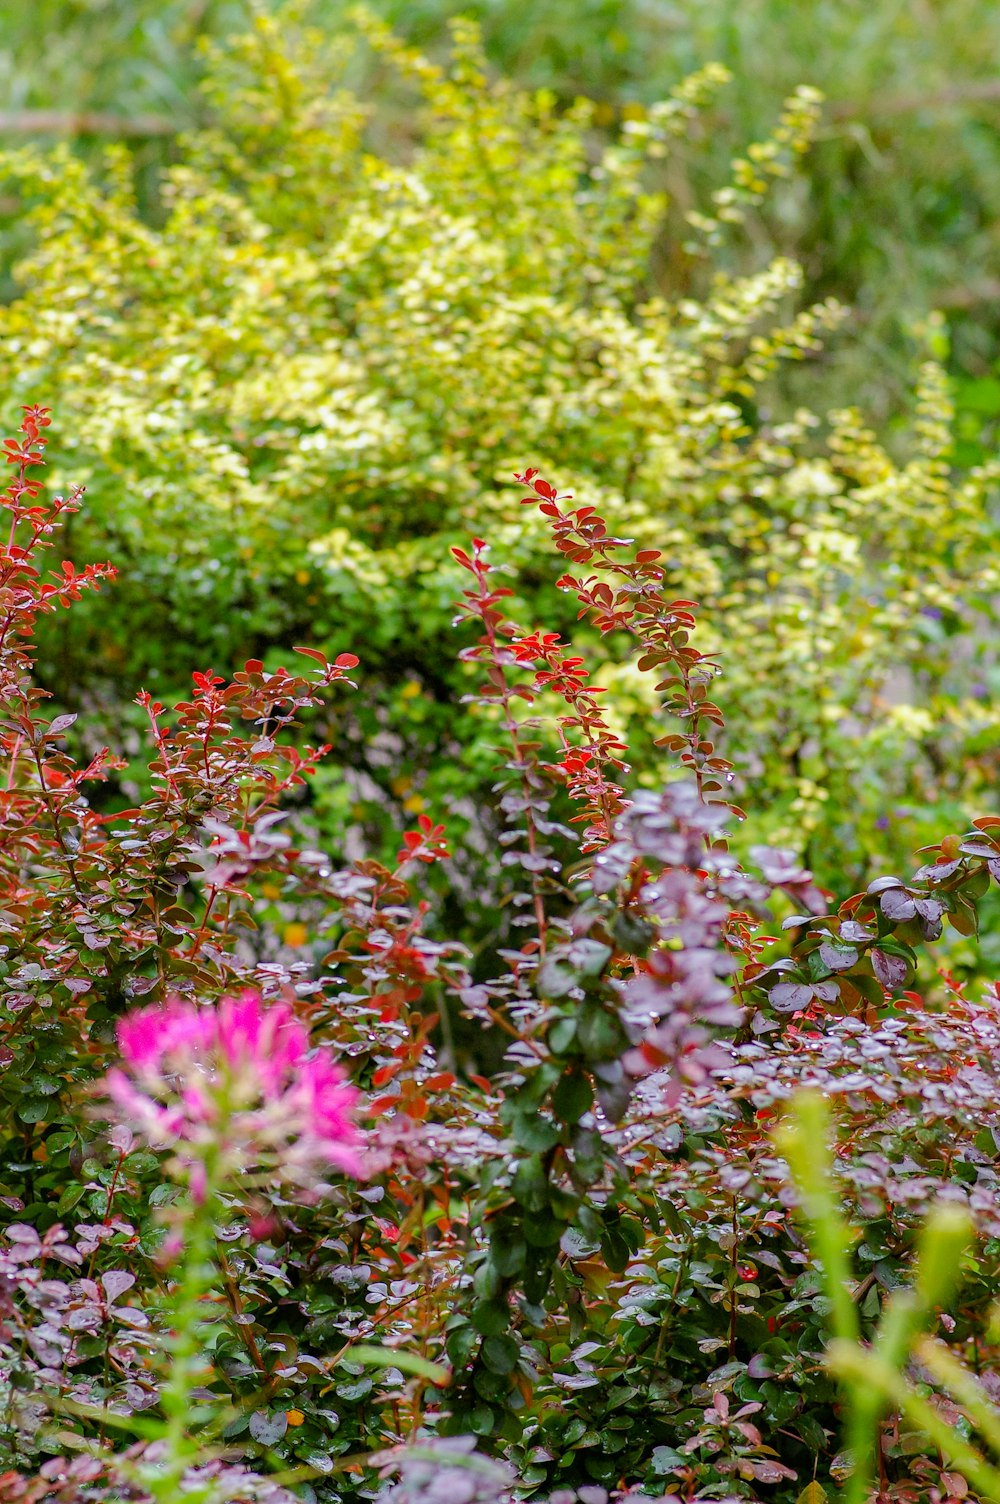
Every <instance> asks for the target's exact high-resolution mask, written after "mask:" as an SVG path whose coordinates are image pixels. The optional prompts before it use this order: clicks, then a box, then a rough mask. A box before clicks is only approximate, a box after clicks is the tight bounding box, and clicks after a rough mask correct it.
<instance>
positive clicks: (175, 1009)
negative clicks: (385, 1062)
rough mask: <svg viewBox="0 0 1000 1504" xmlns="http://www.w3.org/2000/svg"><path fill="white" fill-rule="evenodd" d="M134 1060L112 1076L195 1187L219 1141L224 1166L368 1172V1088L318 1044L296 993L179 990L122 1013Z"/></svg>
mask: <svg viewBox="0 0 1000 1504" xmlns="http://www.w3.org/2000/svg"><path fill="white" fill-rule="evenodd" d="M118 1045H119V1048H120V1050H121V1054H122V1063H123V1066H124V1069H115V1070H112V1071H110V1072H109V1073H108V1075H107V1077H106V1079H105V1082H104V1087H105V1090H106V1092H107V1095H108V1096H109V1097H110V1098H111V1100H112V1102H114V1103H115V1105H116V1106H117V1107H118V1108H119V1109H121V1111H122V1112H123V1113H124V1114H125V1116H126V1117H127V1119H128V1121H129V1124H130V1126H132V1127H133V1128H135V1129H136V1130H137V1131H139V1132H140V1133H141V1134H142V1135H143V1136H144V1137H145V1138H146V1140H147V1141H148V1142H149V1143H151V1144H154V1145H157V1146H161V1147H174V1148H175V1149H176V1151H177V1155H178V1158H179V1159H180V1160H181V1161H183V1163H184V1165H185V1166H186V1167H187V1169H188V1172H189V1175H190V1179H191V1184H192V1187H193V1188H194V1190H195V1193H196V1195H200V1194H202V1193H203V1190H204V1185H205V1161H206V1155H207V1152H208V1151H210V1152H211V1154H212V1156H213V1158H214V1160H215V1161H216V1164H217V1168H218V1170H219V1171H220V1172H221V1173H223V1174H227V1175H228V1174H233V1173H240V1174H246V1173H248V1172H250V1171H252V1170H253V1169H255V1168H261V1169H262V1168H265V1167H266V1168H273V1169H277V1170H278V1172H279V1173H281V1174H283V1175H285V1176H287V1177H288V1178H289V1179H293V1180H299V1181H301V1180H303V1179H315V1177H316V1175H317V1173H319V1172H321V1171H322V1169H323V1168H324V1167H326V1166H330V1165H332V1166H335V1167H336V1168H337V1169H339V1170H343V1171H345V1172H346V1173H347V1174H349V1175H360V1174H361V1173H362V1165H361V1158H360V1155H359V1152H358V1150H359V1147H360V1143H361V1134H360V1133H359V1130H358V1129H357V1127H356V1126H355V1124H354V1123H353V1121H352V1119H351V1112H352V1109H353V1107H354V1104H355V1101H356V1099H357V1092H356V1091H355V1090H354V1088H353V1087H351V1086H348V1085H347V1084H346V1083H345V1082H344V1079H343V1076H342V1074H341V1072H340V1070H339V1069H338V1067H337V1065H336V1064H335V1062H334V1060H333V1058H332V1055H331V1052H330V1050H329V1049H328V1048H327V1047H326V1046H323V1045H321V1046H319V1047H318V1048H316V1049H312V1050H310V1047H309V1036H308V1034H307V1033H306V1030H305V1029H304V1028H303V1026H302V1025H301V1024H300V1023H299V1022H298V1020H297V1019H296V1018H295V1016H294V1014H293V1013H292V1010H291V1009H290V1008H289V1007H288V1006H287V1004H284V1003H279V1004H276V1005H273V1006H269V1007H265V1006H263V1005H262V1003H261V1000H260V997H259V996H258V995H257V993H255V992H244V993H243V994H242V995H241V996H240V997H224V998H223V999H222V1001H221V1002H220V1003H219V1004H218V1005H217V1006H216V1007H201V1006H199V1005H198V1004H197V1003H187V1002H183V1001H182V1000H181V999H180V998H176V997H175V998H171V999H170V1000H169V1001H168V1002H167V1003H166V1004H165V1005H164V1006H163V1007H154V1008H142V1009H140V1010H139V1011H137V1012H135V1013H130V1014H128V1015H127V1016H126V1017H125V1018H123V1019H122V1020H121V1022H120V1023H119V1025H118Z"/></svg>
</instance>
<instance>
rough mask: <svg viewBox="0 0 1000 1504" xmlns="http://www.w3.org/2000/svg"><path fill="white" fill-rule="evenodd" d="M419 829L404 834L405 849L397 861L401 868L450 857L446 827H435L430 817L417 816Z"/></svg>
mask: <svg viewBox="0 0 1000 1504" xmlns="http://www.w3.org/2000/svg"><path fill="white" fill-rule="evenodd" d="M417 827H418V828H417V829H416V830H407V831H404V833H403V848H402V850H401V851H400V852H399V854H398V856H397V858H396V860H397V862H398V863H399V865H400V867H402V866H404V865H405V864H406V863H407V862H426V863H427V864H428V865H430V864H431V863H432V862H439V861H441V860H442V859H443V858H444V857H446V856H450V855H451V853H450V852H449V850H448V842H447V840H446V839H445V833H444V826H443V825H435V824H434V822H433V820H432V819H431V817H430V816H429V815H418V816H417Z"/></svg>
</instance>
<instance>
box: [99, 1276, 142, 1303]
mask: <svg viewBox="0 0 1000 1504" xmlns="http://www.w3.org/2000/svg"><path fill="white" fill-rule="evenodd" d="M101 1284H102V1285H103V1286H104V1293H105V1295H106V1296H107V1297H108V1304H109V1305H111V1304H112V1302H113V1301H116V1300H117V1299H118V1297H119V1295H124V1294H125V1291H126V1290H131V1288H132V1286H133V1285H134V1284H135V1275H134V1274H129V1273H128V1271H127V1270H126V1269H109V1270H108V1272H107V1274H102V1275H101Z"/></svg>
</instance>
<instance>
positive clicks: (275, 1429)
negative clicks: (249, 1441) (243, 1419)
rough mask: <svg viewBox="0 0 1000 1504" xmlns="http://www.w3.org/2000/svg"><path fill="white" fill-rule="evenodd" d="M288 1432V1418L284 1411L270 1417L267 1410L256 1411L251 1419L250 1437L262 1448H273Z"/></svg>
mask: <svg viewBox="0 0 1000 1504" xmlns="http://www.w3.org/2000/svg"><path fill="white" fill-rule="evenodd" d="M287 1430H288V1418H287V1416H286V1415H285V1412H284V1411H283V1410H279V1411H277V1412H276V1413H275V1414H274V1415H268V1413H267V1411H266V1410H255V1411H254V1413H253V1414H252V1415H251V1417H250V1435H251V1436H252V1437H253V1439H254V1441H259V1442H260V1444H261V1446H264V1447H273V1446H274V1444H275V1442H276V1441H280V1440H281V1438H282V1437H283V1436H284V1434H285V1432H286V1431H287Z"/></svg>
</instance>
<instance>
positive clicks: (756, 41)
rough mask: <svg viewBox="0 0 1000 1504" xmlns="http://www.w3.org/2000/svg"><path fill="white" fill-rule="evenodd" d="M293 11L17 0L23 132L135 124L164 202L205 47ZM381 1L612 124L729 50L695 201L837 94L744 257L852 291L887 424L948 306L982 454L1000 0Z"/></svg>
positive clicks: (12, 74) (993, 297) (402, 30)
mask: <svg viewBox="0 0 1000 1504" xmlns="http://www.w3.org/2000/svg"><path fill="white" fill-rule="evenodd" d="M275 8H276V0H39V3H38V4H34V5H31V6H27V5H12V6H5V7H3V10H2V14H0V84H2V89H0V97H2V98H3V99H4V100H5V101H7V104H6V108H5V110H4V112H3V115H2V118H0V125H2V126H3V127H4V131H3V132H0V139H2V136H3V134H6V135H7V139H8V140H9V139H11V133H10V128H11V126H12V125H14V126H16V131H17V134H19V135H20V134H21V133H23V132H25V131H29V132H30V129H31V114H30V112H31V111H39V110H40V111H45V112H58V113H60V114H62V115H63V116H64V117H68V118H72V117H75V124H71V125H69V134H71V135H72V136H73V137H74V138H75V139H76V142H77V145H78V146H79V147H80V148H82V149H84V150H87V149H88V148H91V147H92V146H93V145H94V143H95V140H96V139H97V137H98V135H99V134H101V131H98V132H97V133H95V132H94V131H93V130H89V131H88V129H87V127H88V125H90V126H94V125H95V124H96V125H97V126H98V127H101V128H102V129H106V130H109V131H110V132H111V133H113V134H121V133H122V131H123V130H124V131H130V130H131V131H134V132H136V134H134V135H133V136H132V144H133V148H134V150H135V153H136V164H137V168H138V170H139V176H140V191H141V192H142V193H143V194H144V195H145V196H146V197H147V199H148V200H150V201H153V200H155V197H156V169H157V168H158V167H160V166H162V165H163V164H164V163H165V162H166V161H169V160H170V159H171V158H172V157H173V156H174V155H175V152H176V144H175V143H176V132H177V131H179V130H186V129H189V128H190V127H192V126H193V125H195V124H197V123H199V122H203V121H204V120H205V118H206V108H205V102H204V100H203V99H202V98H201V97H200V96H199V93H198V89H197V85H198V83H199V81H200V79H201V78H202V76H203V72H204V57H203V54H202V52H201V50H200V44H201V43H202V42H203V41H204V39H205V38H206V37H212V36H214V37H220V36H225V35H227V34H230V33H232V32H234V31H237V30H240V29H241V28H244V27H245V26H246V24H247V22H248V21H249V20H250V19H251V17H252V16H253V15H255V14H259V13H268V12H272V11H274V10H275ZM351 8H352V7H351V3H350V0H314V3H312V4H310V5H309V6H308V12H309V15H310V17H311V18H312V19H314V20H315V21H316V23H317V24H318V25H321V26H322V27H323V28H324V29H325V30H327V31H337V30H339V29H342V28H343V27H344V25H345V21H346V18H347V17H348V16H349V14H350V11H351ZM371 9H372V10H373V11H375V12H376V13H378V14H380V15H381V16H382V17H383V18H384V19H385V20H386V21H387V22H388V23H389V24H390V25H391V26H392V27H393V29H394V30H395V31H396V32H397V34H398V35H399V36H400V37H402V38H404V39H406V40H408V41H410V42H413V43H415V44H416V45H418V46H419V47H421V49H423V50H425V51H426V52H427V53H428V54H429V55H430V56H431V57H434V58H436V59H438V60H440V58H441V57H442V56H443V55H444V54H445V52H446V50H447V46H448V22H449V20H450V19H451V18H452V17H454V16H455V15H468V16H472V17H474V18H475V19H476V20H477V21H478V22H479V24H480V25H481V27H482V31H483V40H484V46H485V50H486V54H487V57H488V58H489V60H490V62H491V64H492V65H493V66H494V67H495V68H496V69H497V70H499V71H500V72H502V73H505V74H509V75H511V76H513V77H516V78H517V79H518V80H519V81H521V82H522V83H524V84H526V85H528V86H532V87H536V86H537V87H544V88H546V89H551V90H552V91H553V93H554V95H555V96H556V98H557V100H558V101H560V102H561V103H562V104H566V103H568V102H570V101H572V100H573V99H575V98H577V97H578V96H580V95H585V96H587V97H588V98H591V99H594V100H596V101H597V102H598V104H599V110H598V114H597V119H598V122H599V123H600V124H602V125H603V126H604V127H605V128H606V129H608V130H613V129H614V128H615V126H616V125H617V124H620V122H621V120H622V118H623V117H626V118H627V117H628V115H629V114H630V113H631V112H632V111H633V110H635V109H636V108H637V107H639V106H643V105H648V104H650V103H652V102H653V101H655V100H657V99H659V98H661V97H663V96H664V95H665V94H666V93H667V92H669V90H670V89H671V88H672V87H673V86H674V85H675V84H677V83H678V82H679V81H680V79H682V78H683V77H684V76H685V75H686V74H688V73H691V72H693V71H695V70H696V69H698V68H700V67H702V66H704V65H705V64H706V63H709V62H720V63H722V64H724V65H725V66H726V67H727V68H729V69H730V71H731V72H732V74H733V83H732V85H731V87H730V88H729V89H728V90H727V91H726V93H725V96H724V98H722V99H720V100H719V101H718V102H717V106H716V108H715V109H714V110H713V111H711V112H709V113H708V114H707V115H706V116H705V118H704V120H703V122H702V123H701V125H700V127H699V129H698V130H697V131H696V132H695V134H694V135H693V137H692V140H691V142H690V144H689V145H688V146H687V147H686V148H684V149H678V150H676V151H674V152H673V153H672V154H671V157H670V162H669V164H668V166H667V167H666V169H665V178H666V183H667V186H668V187H669V189H670V192H671V195H672V198H673V200H674V203H675V205H678V206H680V208H681V209H684V208H690V207H692V206H693V205H694V204H696V203H697V202H699V201H700V199H701V197H702V195H703V194H704V192H705V190H706V188H707V187H711V186H717V185H718V183H719V182H720V181H721V180H724V178H725V176H726V173H727V169H728V162H729V159H730V157H731V156H732V155H733V153H734V150H736V149H738V148H739V147H740V146H741V144H742V143H743V142H744V141H747V140H756V139H760V138H762V137H764V136H765V135H766V134H767V132H768V130H769V129H770V125H771V122H772V121H773V119H774V113H775V108H776V103H777V101H778V100H780V99H781V98H783V97H784V96H786V95H787V94H788V93H790V92H791V90H792V89H793V88H794V87H795V86H797V85H798V84H802V83H807V84H811V85H813V86H814V87H817V88H819V89H821V90H822V91H823V93H824V95H825V97H826V101H827V104H826V109H825V111H824V118H823V123H822V127H821V129H820V131H819V133H818V137H817V141H816V143H815V146H814V148H813V151H812V153H811V155H810V159H809V161H808V163H807V164H805V167H804V170H803V172H802V174H801V176H800V177H799V178H798V179H797V181H796V183H795V185H794V186H793V187H790V188H789V190H788V192H787V193H785V194H784V195H783V196H782V198H781V201H780V204H779V205H778V206H777V209H776V212H775V213H774V214H773V215H772V216H771V217H770V219H769V220H768V222H767V223H766V224H761V225H755V227H754V235H753V237H752V239H751V241H750V242H749V243H742V244H741V245H740V246H739V247H735V248H731V254H733V255H735V256H736V257H737V258H739V259H740V260H741V261H743V262H744V263H745V262H746V259H747V258H748V257H761V256H766V255H769V254H775V253H789V252H791V251H794V254H795V256H796V258H797V259H798V260H799V261H800V262H801V263H802V265H803V267H804V270H805V274H806V278H807V284H808V287H809V289H810V292H811V293H812V294H814V295H816V296H826V295H828V294H834V295H836V296H837V297H838V298H840V299H841V300H843V301H846V302H848V303H850V305H851V307H852V337H851V339H850V340H849V341H840V342H838V343H837V344H836V346H835V347H834V349H833V350H832V352H831V356H830V358H829V360H828V362H827V368H826V370H825V372H824V378H823V379H824V383H825V390H826V392H827V393H828V394H830V395H829V396H828V400H832V392H831V381H832V379H833V378H832V375H831V371H830V366H831V365H832V366H833V367H835V369H836V371H837V374H838V380H839V384H840V391H839V393H838V396H837V399H836V400H841V399H846V400H850V401H860V402H861V403H862V404H863V406H864V407H865V410H866V412H868V413H869V414H870V415H871V416H872V417H874V418H876V419H879V420H881V419H883V418H885V417H886V416H892V415H896V414H898V413H899V412H900V411H901V410H902V408H904V407H905V403H906V393H907V391H908V389H909V367H908V360H909V343H910V339H911V336H912V334H913V331H914V330H915V329H919V328H920V326H921V325H922V324H923V322H924V321H925V320H926V317H927V315H928V313H929V312H930V311H931V310H935V309H941V310H944V311H945V312H946V313H947V315H948V325H949V332H950V335H951V339H952V369H953V372H954V373H955V374H956V375H958V376H959V377H960V378H961V381H960V385H959V389H958V398H959V409H960V425H959V426H960V430H961V433H960V437H961V440H962V444H963V452H964V453H965V454H966V457H970V456H971V454H972V452H973V450H974V449H975V446H976V443H977V441H978V440H979V438H980V434H981V431H982V429H983V428H984V427H985V428H986V429H987V432H986V434H985V441H986V442H987V443H989V442H990V441H991V440H992V437H993V433H994V425H995V423H996V420H997V417H998V416H1000V380H998V376H1000V373H998V369H997V355H996V334H997V313H996V309H997V305H998V302H1000V297H998V294H1000V229H998V224H1000V78H998V77H997V73H996V59H997V57H998V56H1000V11H998V9H997V7H996V6H995V5H994V4H992V3H991V0H875V3H870V0H546V3H545V4H544V5H523V4H521V3H519V0H373V3H372V5H371ZM356 66H357V68H360V69H361V70H363V69H364V67H365V64H364V63H363V62H359V63H358V64H357V65H356ZM353 82H355V83H356V84H357V85H358V86H359V87H361V89H362V91H363V92H368V94H369V96H370V97H371V96H372V95H374V96H375V97H376V99H377V102H378V105H379V108H380V109H381V111H382V113H383V115H384V117H385V118H386V119H387V120H391V121H393V123H394V126H395V129H396V131H397V132H400V131H401V132H403V133H404V134H405V132H406V128H407V117H406V114H405V111H402V112H400V111H399V110H398V109H394V108H393V107H394V105H396V106H398V103H399V101H398V95H397V94H396V93H395V91H394V90H393V89H392V88H391V87H390V84H389V80H388V79H387V78H386V76H385V74H384V73H383V72H377V74H376V76H375V77H374V78H372V77H368V78H367V79H365V78H362V77H360V76H359V74H358V72H356V73H355V76H354V79H353ZM372 85H374V86H375V87H374V88H373V87H371V86H372ZM101 115H110V116H113V117H115V119H116V121H117V124H113V123H111V122H107V121H102V120H100V118H99V117H100V116H101ZM81 117H82V118H81ZM87 117H90V118H89V119H88V118H87ZM149 131H152V132H153V134H147V132H149ZM667 259H668V265H667V266H665V267H661V268H660V271H661V275H666V277H667V280H668V281H669V284H670V286H669V290H670V291H671V292H677V291H679V290H680V289H679V286H678V280H679V279H682V280H683V279H687V278H695V279H696V278H697V274H698V271H699V266H698V264H697V263H695V264H691V263H689V262H688V263H685V261H684V258H683V257H678V256H677V255H676V254H675V255H673V256H672V257H668V258H667Z"/></svg>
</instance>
